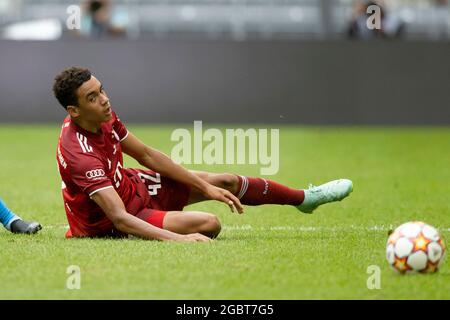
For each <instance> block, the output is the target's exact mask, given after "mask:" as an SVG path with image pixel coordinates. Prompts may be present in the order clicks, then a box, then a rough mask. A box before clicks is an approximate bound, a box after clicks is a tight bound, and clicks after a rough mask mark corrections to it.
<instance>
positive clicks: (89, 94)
mask: <svg viewBox="0 0 450 320" xmlns="http://www.w3.org/2000/svg"><path fill="white" fill-rule="evenodd" d="M77 96H78V107H77V112H78V118H81V119H83V120H85V121H89V122H94V123H102V122H105V121H108V120H110V119H111V118H112V110H111V105H110V103H109V98H108V96H107V95H106V92H105V90H104V89H103V86H102V84H101V83H100V81H98V80H97V78H95V77H94V76H92V77H91V79H90V80H89V81H86V82H85V83H83V84H82V85H81V87H79V88H78V90H77Z"/></svg>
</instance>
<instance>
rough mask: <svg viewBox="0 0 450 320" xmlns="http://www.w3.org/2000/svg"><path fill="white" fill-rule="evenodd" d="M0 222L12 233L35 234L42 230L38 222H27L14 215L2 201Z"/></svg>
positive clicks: (0, 200)
mask: <svg viewBox="0 0 450 320" xmlns="http://www.w3.org/2000/svg"><path fill="white" fill-rule="evenodd" d="M0 222H1V223H2V224H3V225H4V226H5V228H6V229H7V230H8V231H11V232H12V233H23V234H34V233H37V232H38V231H39V230H41V229H42V227H41V225H40V224H39V223H38V222H26V221H23V220H22V218H21V217H19V216H17V215H16V214H15V213H13V212H12V211H11V210H9V208H8V207H7V206H6V204H5V203H4V202H3V200H2V199H0Z"/></svg>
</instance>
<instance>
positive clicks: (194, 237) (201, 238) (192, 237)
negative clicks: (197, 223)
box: [181, 233, 213, 242]
mask: <svg viewBox="0 0 450 320" xmlns="http://www.w3.org/2000/svg"><path fill="white" fill-rule="evenodd" d="M181 241H185V242H212V241H213V240H212V239H211V238H208V237H207V236H205V235H203V234H201V233H190V234H185V235H183V237H182V240H181Z"/></svg>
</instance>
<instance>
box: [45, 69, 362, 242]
mask: <svg viewBox="0 0 450 320" xmlns="http://www.w3.org/2000/svg"><path fill="white" fill-rule="evenodd" d="M53 92H54V95H55V97H56V99H57V100H58V101H59V103H60V104H61V105H62V106H63V107H64V109H66V110H67V112H68V116H67V117H66V119H65V120H64V123H63V125H62V129H61V135H60V138H59V144H58V149H57V161H58V167H59V172H60V174H61V177H62V181H63V198H64V207H65V210H66V214H67V219H68V221H69V226H70V229H69V230H68V231H67V233H66V237H67V238H71V237H117V236H119V237H123V236H126V235H134V236H137V237H140V238H144V239H158V240H175V241H209V240H210V239H211V238H215V237H217V235H218V234H219V232H220V229H221V225H220V222H219V220H218V219H217V217H216V216H214V215H212V214H210V213H204V212H194V211H182V210H183V208H184V207H185V206H186V205H188V204H192V203H196V202H200V201H205V200H218V201H222V202H224V203H225V204H227V205H229V206H230V208H231V211H235V210H237V211H238V212H239V213H242V212H243V207H242V204H246V205H261V204H280V205H292V206H295V207H296V208H297V209H298V210H300V211H301V212H304V213H312V212H313V210H314V209H316V208H317V207H318V206H320V205H322V204H325V203H328V202H333V201H340V200H342V199H343V198H345V197H346V196H348V195H349V194H350V192H351V191H352V189H353V186H352V182H351V181H350V180H347V179H341V180H336V181H331V182H329V183H326V184H324V185H321V186H318V187H311V188H310V189H307V190H298V189H292V188H289V187H286V186H284V185H281V184H279V183H276V182H274V181H270V180H266V179H262V178H250V177H244V176H239V175H234V174H227V173H224V174H215V173H208V172H196V171H189V170H186V169H184V168H183V167H182V166H180V165H178V164H176V163H174V162H173V161H172V160H171V159H170V158H169V157H167V156H166V155H165V154H163V153H161V152H159V151H157V150H155V149H153V148H151V147H149V146H147V145H145V144H144V143H143V142H141V141H140V140H139V139H138V138H137V137H136V136H134V135H133V134H132V133H131V132H129V131H128V130H127V129H126V128H125V126H124V124H123V123H122V122H121V121H120V120H119V118H118V117H117V115H116V114H115V112H114V111H113V110H112V108H111V105H110V101H109V98H108V96H107V94H106V92H105V89H104V88H103V85H102V84H101V82H100V81H99V80H98V79H97V78H96V77H94V76H93V75H92V74H91V72H90V71H89V70H87V69H84V68H77V67H73V68H69V69H66V70H64V71H63V72H62V73H61V74H59V75H58V76H57V77H56V78H55V83H54V86H53ZM122 151H123V152H125V153H126V154H128V155H129V156H131V157H133V158H134V159H136V160H137V161H138V162H139V163H140V164H141V165H143V166H145V167H146V168H148V169H149V170H141V169H126V168H123V159H122ZM241 203H242V204H241Z"/></svg>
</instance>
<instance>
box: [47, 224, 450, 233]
mask: <svg viewBox="0 0 450 320" xmlns="http://www.w3.org/2000/svg"><path fill="white" fill-rule="evenodd" d="M43 228H44V229H65V230H68V229H69V226H68V225H44V226H43ZM394 228H395V226H385V225H380V226H368V227H366V226H355V225H349V226H341V227H327V226H314V227H313V226H309V227H308V226H267V227H254V226H252V225H250V224H243V225H224V226H222V229H223V230H227V231H251V230H254V231H301V232H335V231H348V230H356V231H389V230H393V229H394ZM437 229H438V230H439V231H440V232H450V228H446V227H444V228H437Z"/></svg>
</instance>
